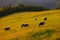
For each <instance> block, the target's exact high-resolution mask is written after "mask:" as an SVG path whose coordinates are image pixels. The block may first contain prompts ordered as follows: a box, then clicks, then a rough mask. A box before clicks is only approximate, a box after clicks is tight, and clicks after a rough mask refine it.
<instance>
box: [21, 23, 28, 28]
mask: <svg viewBox="0 0 60 40" xmlns="http://www.w3.org/2000/svg"><path fill="white" fill-rule="evenodd" d="M28 25H29V24H22V25H21V28H22V27H28Z"/></svg>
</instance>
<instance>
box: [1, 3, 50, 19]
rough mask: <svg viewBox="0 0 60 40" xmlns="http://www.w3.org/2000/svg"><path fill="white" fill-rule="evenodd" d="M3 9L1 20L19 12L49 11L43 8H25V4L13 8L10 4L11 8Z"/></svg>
mask: <svg viewBox="0 0 60 40" xmlns="http://www.w3.org/2000/svg"><path fill="white" fill-rule="evenodd" d="M3 9H4V10H3V11H0V18H1V17H4V16H7V15H10V14H13V13H17V12H26V11H44V10H49V8H44V7H43V6H25V5H23V4H19V5H18V6H16V7H12V5H11V4H10V5H9V6H6V7H3Z"/></svg>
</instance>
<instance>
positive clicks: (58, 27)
mask: <svg viewBox="0 0 60 40" xmlns="http://www.w3.org/2000/svg"><path fill="white" fill-rule="evenodd" d="M44 18H47V20H45V21H44ZM41 22H45V24H44V25H41V26H39V23H41ZM22 24H29V25H28V26H26V27H21V26H22ZM8 26H9V27H10V29H9V30H4V29H5V28H6V27H8ZM0 40H60V10H51V11H44V12H21V13H15V14H12V15H9V16H6V17H3V18H0Z"/></svg>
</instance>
